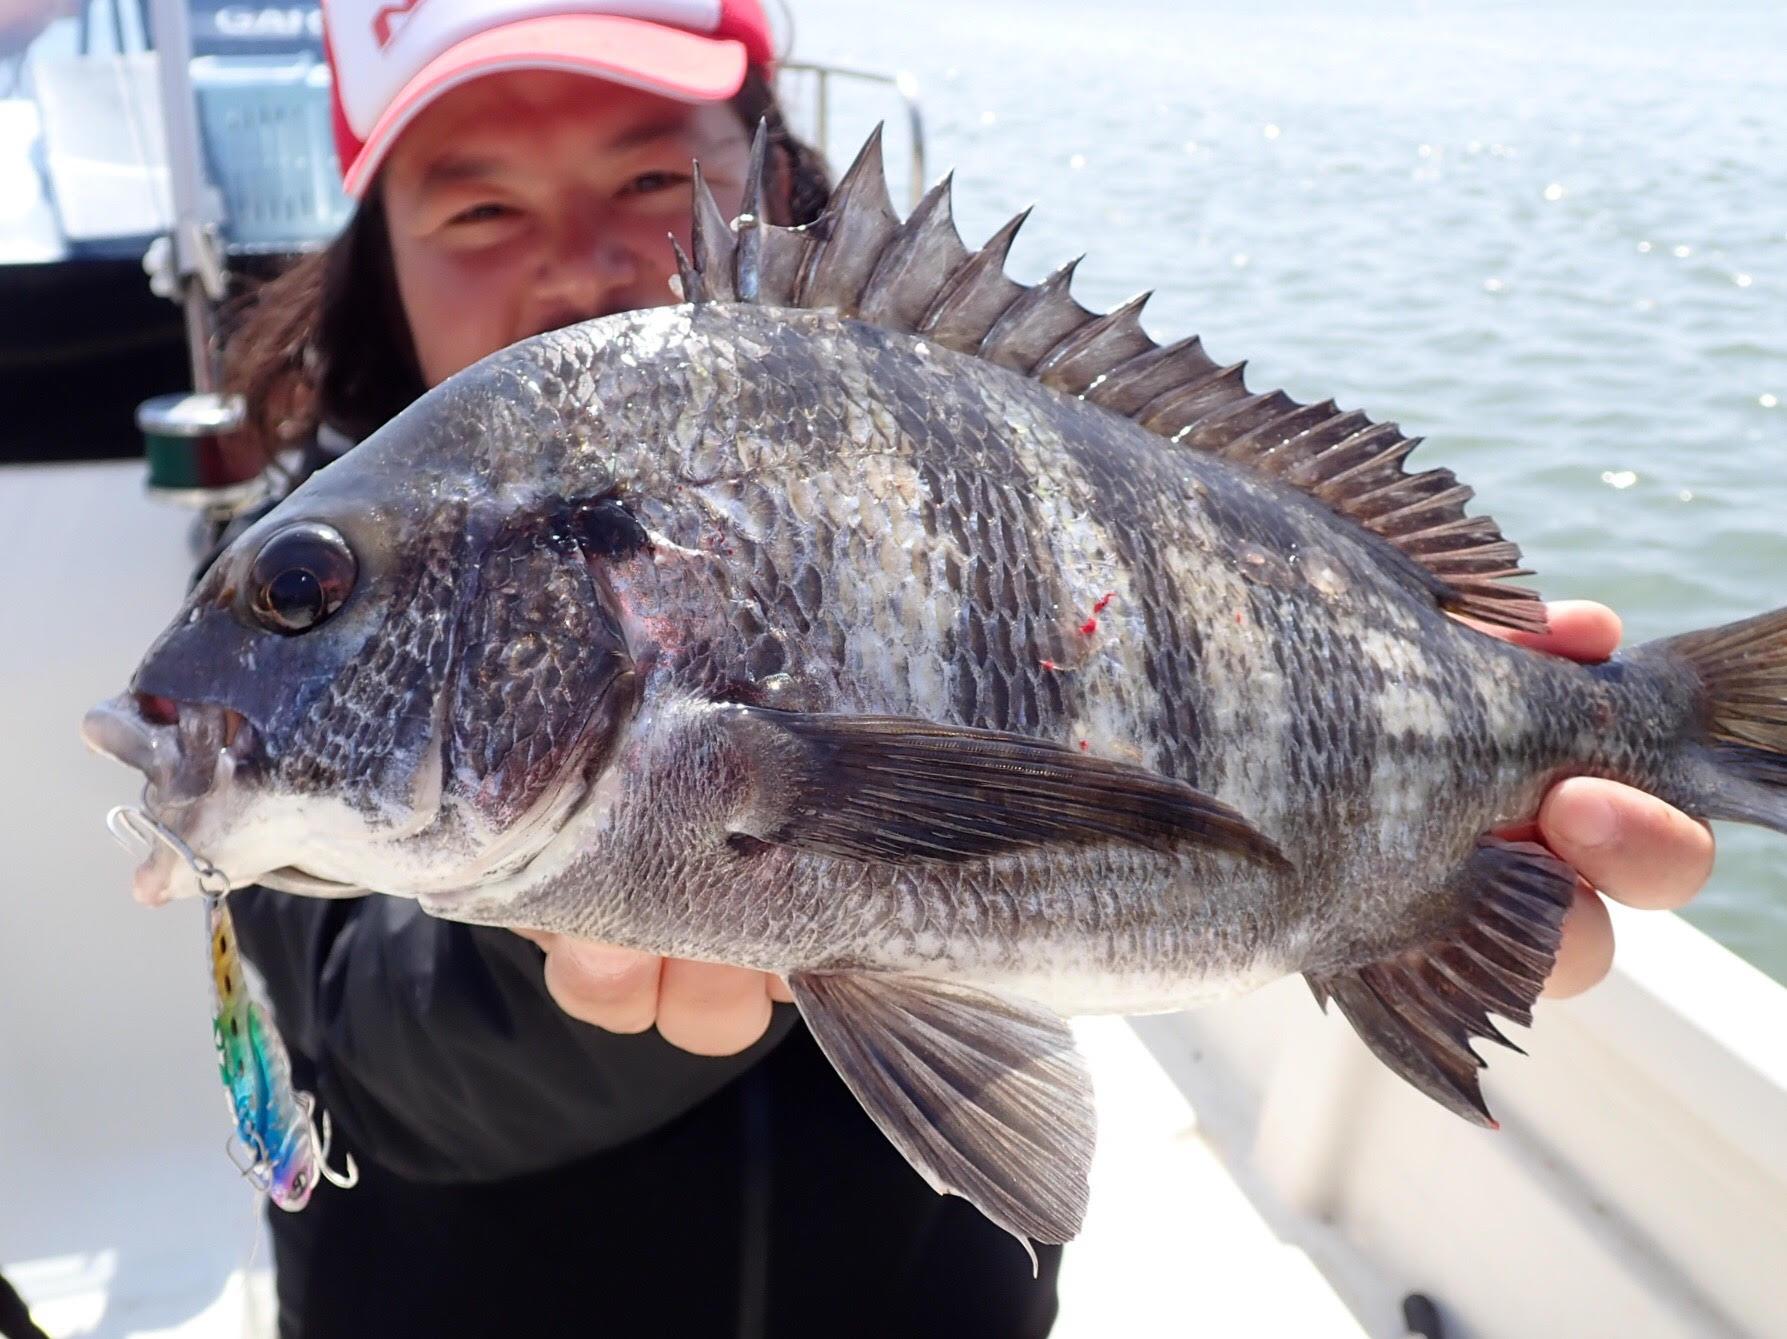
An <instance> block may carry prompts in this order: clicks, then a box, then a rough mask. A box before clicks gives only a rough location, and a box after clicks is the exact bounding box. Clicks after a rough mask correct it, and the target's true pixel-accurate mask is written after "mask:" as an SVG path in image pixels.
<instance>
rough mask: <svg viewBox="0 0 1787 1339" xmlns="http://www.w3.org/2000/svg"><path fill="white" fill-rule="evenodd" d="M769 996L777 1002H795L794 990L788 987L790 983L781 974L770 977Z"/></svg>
mask: <svg viewBox="0 0 1787 1339" xmlns="http://www.w3.org/2000/svg"><path fill="white" fill-rule="evenodd" d="M769 997H770V999H772V1000H774V1001H775V1002H776V1003H777V1004H793V1003H794V992H793V991H792V990H790V989H788V983H787V982H786V981H784V980H783V979H782V978H781V977H779V976H772V977H770V979H769Z"/></svg>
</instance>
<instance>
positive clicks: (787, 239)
mask: <svg viewBox="0 0 1787 1339" xmlns="http://www.w3.org/2000/svg"><path fill="white" fill-rule="evenodd" d="M766 161H767V147H766V138H765V134H764V131H763V128H762V127H761V126H759V128H758V133H757V137H756V140H755V141H754V142H753V144H752V147H751V167H750V171H749V173H748V175H747V180H746V186H745V207H744V210H743V212H742V213H741V214H740V215H739V217H738V219H737V220H736V222H735V223H734V224H733V231H734V232H735V234H736V238H735V239H734V238H730V237H728V238H722V237H720V236H719V235H717V230H716V225H717V223H718V219H719V210H718V208H717V207H716V206H715V205H714V201H713V197H712V195H711V194H709V193H708V191H707V188H706V185H705V183H703V182H701V180H700V178H699V176H697V179H696V190H695V222H696V226H695V232H694V236H693V245H692V248H691V249H692V250H693V252H694V255H693V258H692V259H688V260H687V261H686V263H685V259H684V258H682V257H680V256H679V258H678V265H679V271H680V272H681V274H682V286H683V291H684V293H685V295H687V297H688V298H689V300H691V301H695V302H728V301H738V302H752V303H758V304H761V305H766V306H782V307H809V308H816V309H825V310H832V311H836V312H838V313H839V314H840V315H843V316H849V317H855V318H857V319H859V320H863V321H867V322H871V323H873V324H875V325H878V326H881V327H884V328H886V329H889V330H897V331H901V332H903V333H906V334H918V335H923V336H924V337H925V338H927V339H930V340H932V341H934V342H935V343H938V344H941V345H943V346H944V347H946V348H950V349H954V350H955V351H957V352H958V353H965V354H971V355H973V356H976V357H980V358H985V359H988V360H989V361H991V362H994V363H997V364H999V365H1000V366H1002V367H1006V368H1010V369H1011V370H1013V371H1015V372H1018V373H1021V374H1023V375H1026V376H1030V377H1034V378H1036V379H1037V380H1039V381H1041V382H1043V383H1044V384H1045V385H1048V386H1051V387H1053V388H1055V389H1056V390H1059V391H1061V392H1063V393H1065V394H1068V395H1074V396H1078V397H1080V398H1082V399H1084V400H1087V401H1090V402H1091V403H1093V404H1096V405H1099V406H1101V407H1102V408H1104V409H1106V410H1108V411H1110V412H1112V413H1115V414H1119V415H1121V416H1123V417H1125V418H1128V419H1131V420H1133V421H1134V422H1136V423H1138V424H1139V425H1141V426H1142V427H1144V428H1146V429H1148V430H1149V431H1150V432H1153V433H1156V434H1158V435H1160V436H1162V437H1165V438H1168V439H1170V440H1171V441H1173V442H1175V443H1177V444H1179V445H1181V446H1183V447H1185V448H1186V449H1188V450H1196V451H1204V452H1208V453H1210V454H1212V455H1217V456H1221V457H1222V458H1224V459H1225V460H1230V461H1233V462H1234V463H1236V464H1238V465H1242V466H1245V467H1246V468H1249V469H1252V470H1256V471H1258V472H1260V473H1263V474H1266V475H1270V476H1271V477H1273V478H1276V479H1279V480H1281V481H1283V482H1284V483H1286V484H1288V485H1290V486H1292V487H1294V488H1297V489H1299V490H1301V491H1303V492H1305V493H1307V494H1309V495H1310V496H1311V497H1314V498H1317V499H1319V500H1320V501H1321V502H1323V503H1324V504H1326V505H1327V506H1328V507H1330V508H1331V509H1332V510H1333V511H1335V512H1336V513H1338V514H1339V515H1341V516H1344V517H1346V518H1347V519H1349V520H1351V521H1352V522H1354V523H1355V524H1357V525H1359V526H1361V527H1363V528H1364V529H1366V530H1368V531H1370V532H1371V533H1372V534H1374V535H1377V536H1378V537H1379V538H1381V539H1383V540H1386V541H1388V542H1389V543H1390V544H1392V545H1394V546H1395V547H1396V548H1397V549H1399V550H1400V551H1401V552H1402V553H1403V554H1405V555H1406V556H1407V557H1408V558H1410V559H1412V560H1413V561H1414V562H1416V563H1417V564H1419V565H1420V566H1422V567H1424V568H1425V569H1426V570H1427V571H1428V572H1430V573H1431V574H1432V575H1433V576H1434V577H1435V578H1437V579H1438V582H1439V600H1440V603H1441V605H1442V606H1443V607H1445V608H1446V609H1449V610H1451V611H1453V612H1454V613H1459V614H1464V615H1468V616H1470V617H1472V618H1475V619H1478V620H1480V621H1482V622H1484V623H1492V624H1498V625H1500V626H1502V627H1508V628H1520V629H1526V630H1529V631H1542V630H1543V629H1544V627H1545V607H1544V605H1543V604H1542V603H1540V600H1539V596H1538V594H1537V593H1536V592H1535V591H1531V590H1527V589H1525V588H1522V587H1519V586H1510V585H1507V584H1506V581H1507V579H1508V578H1510V577H1521V576H1530V575H1531V573H1530V572H1529V571H1528V570H1527V569H1525V568H1523V567H1521V566H1520V550H1519V549H1518V548H1517V547H1516V546H1515V545H1514V544H1513V543H1511V542H1510V541H1508V540H1506V539H1504V538H1503V537H1502V535H1501V532H1500V530H1499V529H1498V528H1497V527H1496V524H1495V522H1494V521H1492V520H1491V519H1490V518H1488V517H1486V516H1466V515H1465V512H1464V504H1465V503H1466V501H1468V500H1469V498H1470V497H1471V490H1470V489H1469V488H1468V487H1467V486H1466V485H1464V484H1461V483H1459V482H1458V480H1457V478H1456V477H1455V476H1454V475H1453V474H1452V472H1451V471H1450V470H1444V469H1435V470H1425V471H1422V472H1419V473H1410V472H1409V471H1408V470H1407V469H1405V468H1404V462H1405V461H1406V459H1407V457H1408V455H1409V453H1410V452H1412V451H1413V450H1414V449H1415V447H1416V446H1417V445H1419V441H1420V439H1419V438H1409V437H1405V436H1403V434H1402V432H1401V430H1400V429H1399V428H1398V427H1397V426H1396V425H1395V424H1394V423H1373V422H1372V421H1371V420H1370V419H1369V418H1367V417H1366V416H1365V415H1364V414H1362V413H1359V412H1357V411H1349V412H1342V411H1341V410H1340V409H1339V408H1338V407H1336V405H1335V404H1334V402H1333V401H1332V400H1329V401H1324V402H1323V403H1321V404H1317V405H1305V404H1299V403H1298V402H1297V401H1295V400H1293V399H1291V397H1290V396H1288V395H1286V394H1285V393H1284V392H1283V391H1267V392H1263V393H1261V392H1255V391H1251V390H1249V389H1248V387H1247V385H1246V382H1245V378H1244V375H1243V372H1244V364H1241V363H1235V364H1233V365H1230V366H1226V367H1225V366H1221V365H1219V364H1217V363H1216V362H1215V361H1214V360H1213V359H1211V358H1210V356H1209V355H1208V354H1206V353H1205V352H1204V348H1203V345H1202V343H1201V342H1200V341H1199V340H1198V339H1196V338H1195V337H1194V338H1190V339H1184V340H1180V341H1179V342H1177V343H1174V344H1168V345H1165V346H1162V345H1158V344H1156V343H1155V342H1154V340H1153V339H1151V338H1150V337H1149V336H1148V334H1147V332H1146V331H1144V330H1143V329H1142V325H1141V309H1142V304H1143V303H1144V302H1146V301H1147V295H1146V294H1144V295H1142V296H1141V297H1139V298H1132V299H1131V300H1130V301H1128V302H1126V303H1124V304H1122V305H1121V306H1119V307H1117V308H1115V309H1113V310H1112V311H1109V312H1106V313H1103V314H1099V313H1095V312H1091V311H1088V310H1087V309H1086V308H1085V307H1083V306H1081V305H1080V304H1079V302H1077V301H1076V300H1075V299H1074V297H1073V295H1072V293H1071V291H1070V288H1071V282H1072V278H1073V270H1074V265H1075V264H1077V263H1078V262H1077V261H1076V262H1074V263H1072V264H1068V265H1065V266H1063V267H1062V268H1061V269H1059V270H1057V271H1055V273H1053V274H1051V275H1050V276H1049V277H1048V278H1046V279H1044V280H1043V281H1042V282H1041V283H1039V284H1036V285H1025V284H1020V283H1018V282H1017V281H1016V280H1014V279H1012V278H1011V277H1010V276H1009V275H1008V274H1006V273H1005V259H1006V255H1007V253H1008V252H1009V251H1010V249H1011V243H1012V239H1013V238H1014V237H1015V236H1016V235H1017V231H1018V228H1019V227H1020V226H1021V225H1022V224H1023V222H1024V219H1025V218H1026V217H1027V215H1028V213H1029V211H1028V210H1026V211H1024V213H1022V214H1019V215H1018V216H1017V217H1016V218H1014V219H1012V220H1011V221H1010V222H1009V223H1007V224H1006V225H1005V226H1004V227H1002V228H1000V229H999V230H998V232H996V233H994V234H993V236H992V237H991V238H990V239H989V240H988V242H987V244H986V245H985V246H983V247H982V248H981V249H980V250H978V251H969V250H968V248H967V247H966V246H965V245H964V244H963V243H962V239H961V236H960V235H959V234H958V232H957V231H956V226H955V222H954V220H953V218H952V215H951V211H950V179H949V178H948V177H945V178H944V179H943V180H942V181H940V182H939V183H938V184H937V185H936V186H934V187H932V189H931V190H930V191H929V192H928V193H927V194H926V195H925V197H924V199H922V200H921V201H919V203H918V206H917V207H916V208H915V209H914V210H913V211H912V214H911V215H910V216H909V217H908V218H906V219H905V220H904V221H901V220H900V219H899V217H898V215H897V214H895V212H894V210H893V206H892V205H891V203H890V202H889V200H888V194H887V183H886V178H885V174H884V172H883V169H882V161H881V131H880V128H879V127H877V128H876V130H875V133H874V134H873V135H871V136H870V137H869V141H868V143H867V144H865V145H864V146H863V149H862V152H861V153H859V154H858V155H857V157H856V161H855V162H854V163H852V164H851V166H850V168H849V170H848V171H847V172H845V174H844V176H843V178H842V180H841V181H840V182H839V184H838V188H837V190H836V191H835V192H833V194H832V198H831V200H830V201H829V202H828V204H827V205H826V208H825V210H824V212H823V213H822V214H821V215H820V216H819V218H818V219H816V220H815V221H814V222H813V223H811V224H808V225H807V226H805V227H800V228H783V227H779V226H777V225H775V224H771V223H767V222H765V221H764V218H763V213H762V201H763V198H764V172H765V164H766Z"/></svg>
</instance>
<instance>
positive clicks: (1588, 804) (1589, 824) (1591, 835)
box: [1569, 794, 1619, 851]
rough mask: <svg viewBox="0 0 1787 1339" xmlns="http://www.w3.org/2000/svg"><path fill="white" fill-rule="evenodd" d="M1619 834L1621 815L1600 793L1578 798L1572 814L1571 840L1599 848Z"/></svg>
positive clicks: (1590, 847) (1587, 847)
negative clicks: (1615, 811) (1616, 812)
mask: <svg viewBox="0 0 1787 1339" xmlns="http://www.w3.org/2000/svg"><path fill="white" fill-rule="evenodd" d="M1618 835H1619V815H1617V814H1615V813H1614V812H1613V806H1612V805H1611V804H1609V803H1608V802H1607V801H1606V800H1605V799H1603V798H1602V797H1601V796H1599V795H1594V794H1591V795H1589V796H1588V797H1586V798H1585V799H1581V800H1578V801H1577V802H1576V806H1575V812H1574V813H1572V814H1571V816H1570V831H1569V836H1570V840H1571V841H1572V842H1573V843H1574V844H1575V845H1577V846H1581V847H1584V848H1586V849H1588V850H1591V851H1593V850H1598V849H1600V848H1601V847H1603V846H1606V845H1607V844H1608V843H1609V842H1611V841H1612V840H1613V839H1614V838H1615V837H1617V836H1618Z"/></svg>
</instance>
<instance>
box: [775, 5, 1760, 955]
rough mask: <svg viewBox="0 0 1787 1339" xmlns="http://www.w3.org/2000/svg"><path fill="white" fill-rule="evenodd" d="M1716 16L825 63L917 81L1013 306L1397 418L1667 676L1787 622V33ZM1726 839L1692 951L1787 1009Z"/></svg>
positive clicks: (852, 31) (1001, 40)
mask: <svg viewBox="0 0 1787 1339" xmlns="http://www.w3.org/2000/svg"><path fill="white" fill-rule="evenodd" d="M1343 9H1344V11H1345V14H1346V17H1344V18H1343V17H1341V16H1340V14H1341V11H1342V10H1343ZM1694 11H1695V12H1694V13H1693V14H1691V15H1690V14H1687V13H1684V12H1682V8H1681V7H1676V6H1662V5H1652V4H1617V5H1613V4H1609V5H1592V4H1584V3H1552V4H1547V5H1545V6H1543V7H1532V8H1524V7H1522V8H1516V7H1500V6H1493V5H1475V6H1470V7H1466V6H1463V5H1440V4H1433V5H1410V6H1385V5H1376V6H1359V5H1348V6H1344V7H1343V6H1325V5H1324V6H1296V5H1289V4H1281V3H1274V0H1259V2H1258V3H1254V4H1249V5H1245V6H1229V7H1221V8H1215V7H1210V6H1205V5H1201V4H1193V3H1159V2H1156V3H1149V2H1148V0H1117V2H1116V3H1107V4H1102V5H1089V4H1086V3H1083V0H1082V2H1081V3H1072V4H1069V3H1062V2H1060V0H1028V2H1027V3H1018V2H1017V0H972V3H970V2H969V0H957V2H956V3H940V2H939V0H916V2H909V3H905V4H902V5H899V6H875V7H868V6H863V5H861V4H858V3H841V2H840V3H831V4H820V3H811V2H806V3H799V4H798V19H799V27H798V31H797V34H796V42H797V49H796V56H797V57H805V58H808V59H823V60H827V61H833V62H837V63H843V64H853V65H859V66H862V67H865V68H871V69H883V70H888V69H895V68H905V69H908V70H911V71H912V72H913V73H915V74H916V75H917V76H918V78H919V80H920V84H921V87H922V96H923V105H924V110H925V114H926V124H927V127H928V130H929V136H930V154H931V167H932V170H933V172H935V171H940V170H941V169H943V168H945V167H949V166H954V167H955V168H956V169H957V189H956V198H957V202H958V211H957V212H958V217H959V219H960V221H961V224H962V228H963V232H964V235H965V236H967V237H969V239H970V240H971V241H975V240H978V239H979V238H980V237H984V236H985V235H986V234H987V233H989V232H991V231H992V229H993V228H994V227H996V226H997V225H998V224H999V223H1000V222H1002V221H1003V220H1004V218H1005V217H1006V216H1007V215H1009V214H1011V213H1013V212H1015V211H1016V210H1017V209H1019V208H1022V207H1023V206H1024V205H1027V204H1030V203H1032V202H1034V203H1036V204H1037V205H1038V208H1037V211H1036V214H1035V215H1034V217H1033V219H1032V221H1031V222H1030V224H1029V225H1028V226H1027V227H1026V229H1025V232H1024V234H1023V236H1022V237H1021V238H1020V241H1019V244H1018V247H1017V250H1016V253H1015V257H1014V268H1015V269H1016V270H1017V271H1018V273H1019V275H1020V277H1023V278H1035V277H1038V276H1040V275H1041V274H1042V273H1043V272H1044V271H1046V270H1047V269H1050V268H1052V267H1053V266H1054V265H1055V264H1056V263H1058V262H1059V261H1060V260H1062V259H1065V258H1067V257H1070V256H1073V255H1077V254H1079V253H1080V252H1082V251H1084V252H1087V253H1088V258H1087V260H1086V262H1085V263H1084V264H1083V265H1082V266H1081V268H1080V271H1079V275H1080V278H1079V280H1078V287H1077V291H1078V292H1079V293H1080V295H1081V296H1082V299H1083V300H1085V301H1086V302H1087V303H1088V304H1089V305H1095V306H1105V305H1109V304H1110V303H1112V302H1115V301H1117V300H1119V299H1121V298H1124V297H1127V296H1129V295H1130V294H1132V293H1134V292H1135V291H1137V290H1138V289H1143V288H1157V289H1158V290H1159V296H1158V297H1156V299H1155V300H1154V302H1153V303H1152V304H1151V305H1150V307H1149V312H1150V321H1149V325H1150V328H1151V329H1152V330H1153V331H1154V332H1155V334H1156V335H1169V336H1170V335H1177V334H1181V333H1186V332H1189V331H1194V330H1195V331H1198V332H1201V333H1202V334H1203V336H1204V338H1205V342H1206V344H1207V346H1208V347H1209V349H1210V350H1211V352H1212V354H1213V355H1214V356H1215V357H1216V358H1218V359H1219V360H1221V361H1233V360H1236V359H1240V358H1248V359H1250V360H1251V369H1252V370H1251V373H1250V379H1251V381H1252V383H1253V384H1254V385H1255V386H1258V387H1267V386H1272V385H1281V386H1284V387H1285V388H1286V389H1287V390H1289V391H1290V392H1291V393H1292V394H1293V395H1295V396H1297V397H1298V398H1299V399H1303V400H1314V399H1321V398H1325V397H1327V396H1334V397H1336V398H1338V399H1339V400H1340V402H1341V404H1342V405H1343V406H1345V407H1349V408H1350V407H1359V408H1364V409H1366V410H1368V411H1370V412H1371V413H1372V414H1373V415H1374V416H1376V417H1379V418H1391V419H1395V420H1398V421H1399V422H1401V423H1402V424H1403V425H1404V427H1405V428H1406V429H1407V430H1408V431H1410V432H1412V433H1419V434H1421V435H1423V436H1425V437H1426V438H1428V439H1429V444H1428V445H1427V446H1425V447H1424V448H1423V449H1422V451H1421V453H1420V454H1419V455H1418V456H1417V461H1418V462H1421V463H1428V464H1432V463H1443V464H1446V465H1450V466H1452V467H1453V468H1454V469H1455V470H1456V471H1457V472H1458V474H1459V475H1460V476H1461V477H1462V478H1464V479H1465V480H1466V481H1468V482H1470V483H1472V484H1474V485H1475V486H1476V488H1477V491H1478V497H1479V502H1480V508H1481V509H1482V510H1487V511H1492V512H1493V514H1494V515H1495V516H1496V517H1498V518H1499V519H1500V521H1501V522H1502V525H1503V528H1504V529H1505V530H1506V532H1507V533H1508V534H1509V536H1510V537H1511V538H1514V539H1516V540H1518V541H1519V542H1520V543H1521V544H1522V546H1523V547H1524V548H1525V551H1526V554H1527V557H1528V560H1529V562H1530V564H1531V565H1532V566H1533V567H1534V568H1535V569H1536V570H1537V571H1538V573H1539V578H1538V581H1539V584H1540V586H1541V588H1542V589H1543V590H1544V591H1545V592H1546V593H1547V594H1548V595H1552V596H1564V595H1578V596H1586V597H1592V598H1594V599H1598V600H1604V601H1606V602H1607V603H1609V604H1611V605H1613V606H1614V607H1616V608H1617V609H1618V610H1619V611H1620V612H1621V613H1622V614H1623V615H1624V617H1625V620H1626V628H1627V633H1628V636H1629V638H1630V639H1632V640H1642V639H1645V638H1648V637H1653V636H1658V635H1661V634H1664V633H1668V632H1673V631H1678V630H1682V629H1685V628H1688V627H1694V626H1700V625H1702V624H1707V623H1712V622H1717V621H1722V620H1724V619H1728V618H1735V617H1739V616H1742V615H1744V614H1748V613H1753V612H1757V611H1759V610H1762V609H1765V608H1773V607H1775V606H1778V605H1781V604H1787V533H1784V529H1783V521H1784V520H1787V5H1779V4H1775V5H1758V6H1754V7H1745V6H1738V5H1717V4H1703V5H1699V6H1695V7H1694ZM845 111H849V112H861V113H863V114H865V115H866V114H867V113H866V111H865V109H864V108H863V107H861V106H860V105H857V106H850V107H847V108H846V109H845ZM848 120H849V118H848V117H847V116H845V115H840V117H839V121H840V123H841V124H840V127H839V138H840V139H841V138H843V137H845V136H846V135H847V134H851V133H855V131H854V129H850V130H846V129H845V128H844V127H845V125H846V124H848ZM1719 840H1720V847H1721V849H1720V863H1719V871H1718V874H1717V876H1716V878H1715V881H1714V883H1713V886H1712V887H1711V888H1710V889H1709V890H1708V891H1707V892H1706V893H1705V894H1704V895H1703V896H1702V897H1701V898H1700V899H1699V900H1698V901H1697V902H1696V903H1695V905H1694V907H1693V908H1692V909H1691V910H1690V911H1689V913H1688V914H1689V917H1690V918H1691V919H1692V920H1694V921H1695V922H1696V923H1697V924H1699V925H1701V926H1703V927H1704V928H1705V929H1707V930H1708V931H1709V932H1711V933H1712V934H1714V935H1716V936H1717V937H1718V938H1720V939H1721V940H1723V941H1724V942H1725V943H1727V944H1729V945H1730V946H1731V947H1732V948H1734V949H1736V950H1737V951H1738V952H1740V953H1742V954H1743V955H1744V956H1746V957H1748V958H1750V959H1751V960H1752V961H1754V962H1756V963H1758V964H1760V965H1761V966H1763V967H1764V968H1765V969H1767V970H1769V971H1770V972H1772V973H1773V974H1774V975H1775V976H1776V977H1778V978H1780V979H1782V980H1787V838H1783V837H1776V836H1772V835H1769V834H1764V833H1759V832H1755V831H1751V830H1748V829H1738V828H1725V829H1723V830H1721V831H1720V833H1719Z"/></svg>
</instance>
